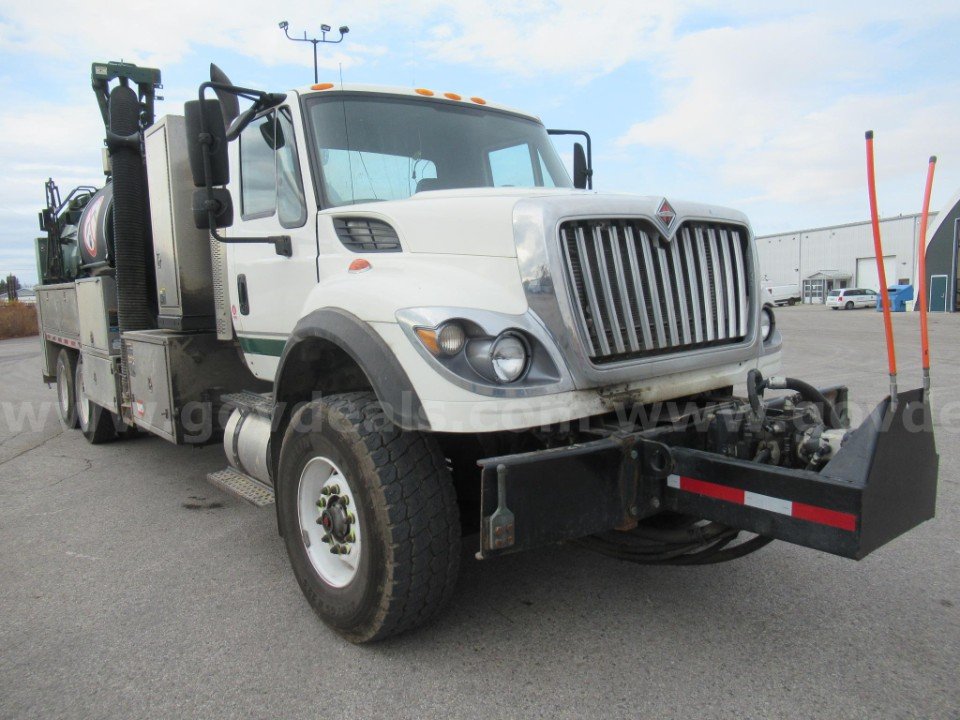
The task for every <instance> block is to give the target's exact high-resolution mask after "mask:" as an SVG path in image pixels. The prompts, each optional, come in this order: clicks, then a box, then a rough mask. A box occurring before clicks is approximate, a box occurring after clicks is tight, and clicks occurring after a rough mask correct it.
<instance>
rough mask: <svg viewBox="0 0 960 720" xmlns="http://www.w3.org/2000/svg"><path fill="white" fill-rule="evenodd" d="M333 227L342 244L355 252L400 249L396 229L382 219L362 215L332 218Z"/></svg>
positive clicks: (393, 250) (398, 250)
mask: <svg viewBox="0 0 960 720" xmlns="http://www.w3.org/2000/svg"><path fill="white" fill-rule="evenodd" d="M333 228H334V230H336V232H337V237H338V238H340V242H342V243H343V246H344V247H345V248H347V250H350V251H352V252H355V253H377V252H400V250H401V248H400V238H399V237H397V231H396V230H394V229H393V228H392V227H391V226H390V225H389V224H387V223H385V222H383V221H382V220H372V219H370V218H362V217H343V218H334V219H333Z"/></svg>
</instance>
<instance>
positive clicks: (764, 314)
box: [760, 307, 777, 342]
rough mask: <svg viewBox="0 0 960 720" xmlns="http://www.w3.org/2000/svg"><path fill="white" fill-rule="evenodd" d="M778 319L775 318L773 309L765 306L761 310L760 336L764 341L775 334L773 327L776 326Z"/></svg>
mask: <svg viewBox="0 0 960 720" xmlns="http://www.w3.org/2000/svg"><path fill="white" fill-rule="evenodd" d="M776 324H777V323H776V321H775V320H774V318H773V310H771V309H770V308H768V307H763V308H761V310H760V337H761V338H762V339H763V341H764V342H766V341H767V340H769V339H770V336H771V335H773V328H774V327H776Z"/></svg>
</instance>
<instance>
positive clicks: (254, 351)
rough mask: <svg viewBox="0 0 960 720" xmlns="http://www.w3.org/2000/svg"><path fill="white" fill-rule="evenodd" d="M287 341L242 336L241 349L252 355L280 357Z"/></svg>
mask: <svg viewBox="0 0 960 720" xmlns="http://www.w3.org/2000/svg"><path fill="white" fill-rule="evenodd" d="M286 345H287V341H286V339H284V340H280V339H274V338H255V337H244V336H240V348H241V349H242V350H243V351H244V352H246V353H250V354H251V355H270V356H271V357H280V356H281V355H282V354H283V348H284V347H286Z"/></svg>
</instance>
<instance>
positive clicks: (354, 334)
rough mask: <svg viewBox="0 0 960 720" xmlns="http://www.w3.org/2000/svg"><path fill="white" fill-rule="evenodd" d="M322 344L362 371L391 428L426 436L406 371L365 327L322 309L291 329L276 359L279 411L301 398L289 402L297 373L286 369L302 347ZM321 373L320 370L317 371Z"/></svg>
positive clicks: (353, 318)
mask: <svg viewBox="0 0 960 720" xmlns="http://www.w3.org/2000/svg"><path fill="white" fill-rule="evenodd" d="M317 339H319V340H322V341H325V342H327V343H330V344H332V345H334V346H336V347H337V348H339V349H340V350H342V351H343V352H345V353H346V354H347V355H349V356H350V358H351V359H352V360H353V361H354V363H356V365H357V366H358V367H359V368H360V369H361V370H362V371H363V373H364V375H366V377H367V379H368V380H369V382H370V385H371V387H372V388H373V391H374V392H375V393H376V395H377V398H378V399H379V400H380V402H381V404H382V405H383V409H384V412H385V414H386V415H387V417H388V418H389V419H390V421H391V422H392V423H394V424H395V425H397V426H399V427H401V428H403V429H404V430H429V429H430V423H429V421H428V420H427V416H426V413H425V412H424V409H423V404H422V403H421V401H420V397H419V396H418V395H417V393H416V391H415V390H414V389H413V384H412V383H411V382H410V378H409V377H408V376H407V373H406V371H405V370H404V369H403V367H402V366H401V365H400V363H399V361H398V360H397V358H396V357H395V356H394V354H393V352H392V351H391V350H390V348H389V347H388V346H387V344H386V343H385V342H384V341H383V339H381V337H380V336H379V335H378V334H377V333H376V331H375V330H373V328H371V327H370V325H369V324H367V323H365V322H364V321H363V320H361V319H360V318H358V317H357V316H356V315H353V314H351V313H349V312H347V311H346V310H341V309H339V308H322V309H319V310H314V311H313V312H311V313H308V314H307V315H305V316H304V317H302V318H301V319H300V321H299V322H298V323H297V325H296V327H294V329H293V333H291V335H290V337H289V338H288V339H287V343H286V345H285V346H284V348H283V354H282V355H281V356H280V363H279V365H278V367H277V374H276V377H275V379H274V388H273V396H274V398H275V399H276V402H277V403H278V405H279V404H280V403H290V402H291V401H296V400H299V399H301V398H297V397H294V395H295V393H292V392H291V386H292V385H293V384H294V382H295V381H296V380H297V377H296V374H297V373H298V372H300V368H298V367H291V366H292V365H297V363H292V362H291V358H296V357H298V353H297V351H298V348H300V347H301V344H302V343H304V342H309V341H311V340H317ZM318 372H319V373H322V372H323V369H322V368H318Z"/></svg>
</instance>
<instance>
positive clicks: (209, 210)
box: [193, 188, 233, 230]
mask: <svg viewBox="0 0 960 720" xmlns="http://www.w3.org/2000/svg"><path fill="white" fill-rule="evenodd" d="M211 223H212V225H211ZM193 224H194V225H196V226H197V229H198V230H216V229H219V228H225V227H230V226H231V225H233V201H232V200H231V199H230V191H229V190H227V189H226V188H213V199H212V200H210V199H208V197H207V190H206V188H199V189H197V190H194V191H193Z"/></svg>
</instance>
